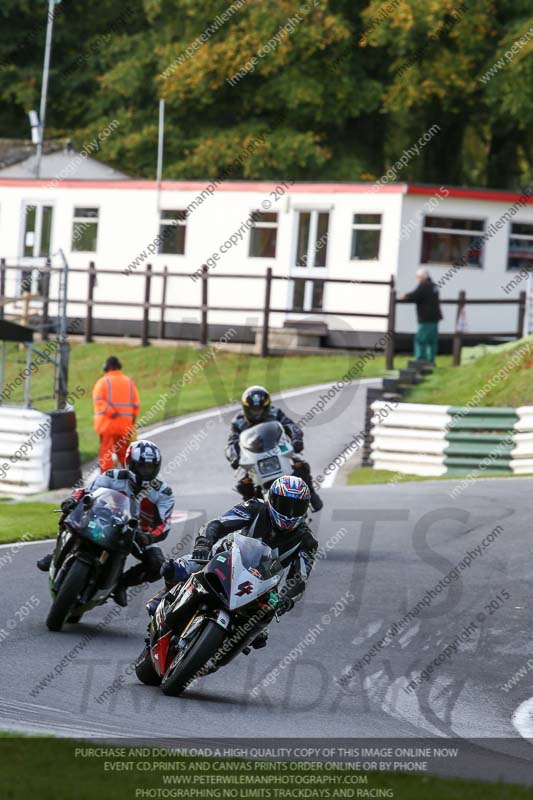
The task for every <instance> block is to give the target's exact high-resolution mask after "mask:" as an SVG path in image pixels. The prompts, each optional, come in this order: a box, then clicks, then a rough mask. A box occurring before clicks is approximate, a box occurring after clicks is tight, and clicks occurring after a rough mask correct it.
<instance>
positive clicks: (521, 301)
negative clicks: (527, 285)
mask: <svg viewBox="0 0 533 800" xmlns="http://www.w3.org/2000/svg"><path fill="white" fill-rule="evenodd" d="M526 308H527V295H526V293H525V292H520V295H519V297H518V330H517V336H516V338H517V339H521V338H522V336H525V335H526V331H525V330H524V325H525V321H526Z"/></svg>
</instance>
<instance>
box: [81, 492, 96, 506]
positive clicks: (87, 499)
mask: <svg viewBox="0 0 533 800" xmlns="http://www.w3.org/2000/svg"><path fill="white" fill-rule="evenodd" d="M81 502H82V503H83V507H84V508H90V507H91V506H92V504H93V496H92V494H86V495H84V496H83V500H82V501H81Z"/></svg>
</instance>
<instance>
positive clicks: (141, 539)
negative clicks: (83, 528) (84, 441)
mask: <svg viewBox="0 0 533 800" xmlns="http://www.w3.org/2000/svg"><path fill="white" fill-rule="evenodd" d="M160 468H161V452H160V450H159V448H158V446H157V445H156V444H154V443H153V442H150V441H148V440H147V439H141V440H139V441H136V442H133V443H132V444H130V446H129V447H128V450H127V452H126V469H109V470H107V472H104V473H103V474H102V475H99V476H98V477H97V478H96V479H95V480H94V481H93V482H92V483H91V484H90V485H89V486H87V487H86V488H84V489H77V490H76V491H75V492H74V493H73V494H72V496H71V497H69V498H67V500H64V501H63V503H62V504H61V510H62V512H63V514H62V516H61V518H60V521H59V527H60V528H61V526H62V524H63V521H64V520H65V518H66V517H67V516H68V514H70V513H71V511H73V510H74V508H76V506H77V505H78V503H79V502H80V501H81V500H82V498H83V497H84V496H85V495H87V494H90V493H91V492H93V491H94V490H95V489H100V488H102V489H115V490H116V491H118V492H122V493H123V494H125V495H127V496H128V497H130V498H131V499H133V500H134V501H135V504H136V508H137V513H136V516H138V518H139V529H138V532H137V534H136V536H135V540H134V543H133V547H132V551H131V554H132V555H133V556H135V558H137V559H138V560H139V561H140V562H141V563H140V564H136V565H135V566H134V567H131V568H130V569H128V570H126V572H124V573H123V574H122V576H121V578H120V580H119V582H118V584H117V586H116V587H115V590H114V592H113V598H114V600H115V602H116V603H117V604H118V605H119V606H126V605H127V603H128V599H127V594H126V589H127V588H128V587H129V586H137V585H138V584H140V583H144V581H149V582H150V583H153V582H154V581H157V580H158V579H159V577H160V573H161V566H162V565H163V563H164V560H165V559H164V556H163V552H162V550H161V548H160V547H159V543H160V542H162V541H163V540H164V539H166V538H167V536H168V534H169V531H170V522H171V515H172V511H173V508H174V495H173V493H172V489H171V488H170V486H167V484H166V483H164V481H161V480H159V479H158V478H157V475H158V473H159V470H160ZM52 557H53V554H52V553H49V554H47V555H46V556H44V557H43V558H41V559H39V561H38V562H37V566H38V568H39V569H40V570H42V571H43V572H48V570H49V568H50V564H51V561H52Z"/></svg>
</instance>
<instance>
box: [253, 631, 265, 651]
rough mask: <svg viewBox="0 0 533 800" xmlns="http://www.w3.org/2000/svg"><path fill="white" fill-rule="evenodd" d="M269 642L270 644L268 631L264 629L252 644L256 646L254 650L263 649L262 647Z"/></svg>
mask: <svg viewBox="0 0 533 800" xmlns="http://www.w3.org/2000/svg"><path fill="white" fill-rule="evenodd" d="M267 644H268V631H267V630H264V631H261V633H260V634H259V635H258V636H256V637H255V639H254V640H253V642H252V643H251V646H252V647H253V648H254V650H262V648H263V647H266V646H267Z"/></svg>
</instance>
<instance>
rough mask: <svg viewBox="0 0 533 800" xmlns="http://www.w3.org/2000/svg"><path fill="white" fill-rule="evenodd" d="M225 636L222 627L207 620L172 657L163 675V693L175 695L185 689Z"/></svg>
mask: <svg viewBox="0 0 533 800" xmlns="http://www.w3.org/2000/svg"><path fill="white" fill-rule="evenodd" d="M225 638H226V631H225V630H224V628H221V627H220V625H217V623H216V622H213V621H212V620H208V621H207V624H206V625H205V626H204V628H203V630H202V631H201V632H200V634H199V635H198V636H197V637H196V638H195V639H194V640H193V641H192V642H191V643H190V644H189V645H188V646H186V647H185V649H184V651H182V653H181V654H178V655H177V656H176V657H175V658H174V659H173V661H172V662H171V664H170V666H169V668H168V669H167V671H166V672H165V674H164V675H163V680H162V681H161V689H162V691H163V694H166V695H169V696H171V697H177V696H178V695H180V694H181V693H182V692H183V691H185V689H186V688H187V686H188V684H189V683H190V681H191V680H192V678H194V676H195V675H196V673H197V672H199V671H200V670H201V669H202V667H205V666H206V664H207V662H208V661H209V659H210V658H212V657H213V656H214V655H215V653H216V652H217V650H218V648H219V647H220V645H221V644H222V642H223V641H224V639H225Z"/></svg>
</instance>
